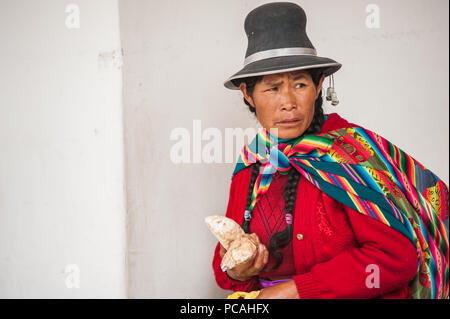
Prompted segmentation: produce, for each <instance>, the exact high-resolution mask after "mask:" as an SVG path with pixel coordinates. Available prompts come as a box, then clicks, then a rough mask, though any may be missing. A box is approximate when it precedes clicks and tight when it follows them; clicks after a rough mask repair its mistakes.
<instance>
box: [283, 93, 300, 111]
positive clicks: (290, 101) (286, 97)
mask: <svg viewBox="0 0 450 319" xmlns="http://www.w3.org/2000/svg"><path fill="white" fill-rule="evenodd" d="M281 107H282V108H283V109H286V110H288V111H289V110H291V109H293V108H296V107H297V101H296V99H295V94H294V91H293V90H292V89H291V88H286V89H285V90H283V91H282V103H281Z"/></svg>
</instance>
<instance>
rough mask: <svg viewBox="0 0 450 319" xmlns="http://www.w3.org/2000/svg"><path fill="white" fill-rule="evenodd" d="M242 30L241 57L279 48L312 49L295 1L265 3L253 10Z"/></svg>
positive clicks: (302, 13)
mask: <svg viewBox="0 0 450 319" xmlns="http://www.w3.org/2000/svg"><path fill="white" fill-rule="evenodd" d="M244 29H245V33H246V34H247V38H248V45H247V51H246V53H245V57H248V56H250V55H252V54H254V53H257V52H261V51H266V50H272V49H280V48H294V47H300V48H311V49H315V48H314V46H313V45H312V43H311V41H310V40H309V38H308V36H307V34H306V14H305V11H304V10H303V9H302V8H301V7H300V6H299V5H297V4H295V3H291V2H275V3H268V4H264V5H262V6H259V7H257V8H255V9H253V10H252V11H250V13H249V14H248V15H247V17H246V18H245V23H244Z"/></svg>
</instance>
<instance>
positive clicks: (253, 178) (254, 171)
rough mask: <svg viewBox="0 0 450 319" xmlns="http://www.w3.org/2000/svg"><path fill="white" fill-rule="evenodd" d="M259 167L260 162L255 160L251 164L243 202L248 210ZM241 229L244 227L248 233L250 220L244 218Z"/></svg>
mask: <svg viewBox="0 0 450 319" xmlns="http://www.w3.org/2000/svg"><path fill="white" fill-rule="evenodd" d="M260 167H261V163H260V162H256V163H255V164H253V165H252V172H251V175H250V184H249V185H248V192H247V202H246V204H245V210H248V209H249V207H250V204H251V203H252V193H253V187H255V182H256V178H257V177H258V174H259V169H260ZM241 226H242V229H244V232H246V233H247V234H250V220H246V219H245V218H244V221H243V222H242V225H241Z"/></svg>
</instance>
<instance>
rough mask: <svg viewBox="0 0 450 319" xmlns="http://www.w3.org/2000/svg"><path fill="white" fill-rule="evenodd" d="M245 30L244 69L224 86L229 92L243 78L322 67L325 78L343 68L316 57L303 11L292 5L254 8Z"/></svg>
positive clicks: (248, 17) (278, 4)
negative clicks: (246, 41)
mask: <svg viewBox="0 0 450 319" xmlns="http://www.w3.org/2000/svg"><path fill="white" fill-rule="evenodd" d="M244 28H245V33H246V34H247V38H248V46H247V52H246V53H245V60H244V68H243V69H242V70H240V71H239V72H237V73H235V74H234V75H232V76H231V77H230V78H229V79H228V80H227V81H226V82H225V83H224V85H225V87H227V88H229V89H234V90H236V89H239V87H238V84H239V82H240V81H238V79H242V78H246V77H251V76H258V75H266V74H273V73H280V72H287V71H294V70H304V69H313V68H322V71H323V74H324V75H325V76H328V75H331V74H333V73H334V72H336V71H337V70H339V69H340V67H341V66H342V64H340V63H338V62H336V61H334V60H332V59H329V58H325V57H319V56H317V53H316V49H315V48H314V46H313V45H312V43H311V41H310V40H309V38H308V36H307V35H306V14H305V11H304V10H303V9H302V8H301V7H300V6H299V5H297V4H295V3H290V2H274V3H268V4H264V5H262V6H260V7H257V8H256V9H253V10H252V11H250V13H249V14H248V15H247V17H246V18H245V23H244Z"/></svg>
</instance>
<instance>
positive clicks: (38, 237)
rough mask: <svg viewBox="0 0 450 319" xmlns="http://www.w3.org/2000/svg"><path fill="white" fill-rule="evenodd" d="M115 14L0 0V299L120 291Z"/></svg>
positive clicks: (108, 8) (119, 294) (92, 5)
mask: <svg viewBox="0 0 450 319" xmlns="http://www.w3.org/2000/svg"><path fill="white" fill-rule="evenodd" d="M70 3H73V4H76V5H77V6H78V9H79V18H80V20H79V21H80V24H79V26H80V27H79V28H78V29H76V28H75V29H68V28H67V26H66V19H67V17H68V16H71V17H72V16H73V15H72V14H74V13H75V11H72V10H70V11H69V12H67V13H66V12H65V10H66V5H68V4H70ZM118 19H119V17H118V4H117V1H116V0H95V1H90V0H74V1H61V0H41V1H29V0H20V1H18V0H14V1H13V0H10V1H7V0H1V2H0V39H2V44H1V50H0V69H1V73H0V88H1V89H0V139H1V143H0V145H1V157H0V298H100V297H101V298H123V297H126V263H125V257H126V255H125V245H126V241H125V240H126V235H125V215H126V214H125V195H124V187H123V185H124V172H123V130H122V103H121V96H122V92H121V90H122V71H121V66H120V62H121V56H120V37H119V21H118ZM73 21H74V20H70V21H68V22H73ZM68 25H69V26H70V25H73V24H70V23H69V24H68ZM114 52H116V54H114ZM70 265H76V266H75V268H71V267H72V266H70ZM77 271H79V272H77ZM77 275H79V288H76V285H77V284H76V278H77ZM69 287H74V288H69Z"/></svg>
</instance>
